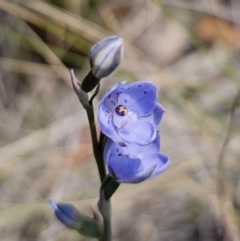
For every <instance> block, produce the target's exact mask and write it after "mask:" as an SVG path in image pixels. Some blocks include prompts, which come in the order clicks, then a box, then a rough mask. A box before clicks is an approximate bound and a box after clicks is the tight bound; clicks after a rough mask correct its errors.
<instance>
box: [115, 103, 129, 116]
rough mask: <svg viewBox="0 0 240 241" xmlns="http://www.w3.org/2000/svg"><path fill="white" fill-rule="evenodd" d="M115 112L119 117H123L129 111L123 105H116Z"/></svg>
mask: <svg viewBox="0 0 240 241" xmlns="http://www.w3.org/2000/svg"><path fill="white" fill-rule="evenodd" d="M115 112H116V114H118V115H119V116H125V115H126V114H127V113H128V112H129V110H128V109H127V108H126V107H125V106H124V105H118V106H117V107H116V108H115Z"/></svg>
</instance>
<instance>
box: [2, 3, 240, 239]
mask: <svg viewBox="0 0 240 241" xmlns="http://www.w3.org/2000/svg"><path fill="white" fill-rule="evenodd" d="M0 11H1V14H0V70H1V71H0V113H1V114H0V117H1V118H0V136H1V138H0V237H1V238H0V239H1V241H30V240H31V241H35V240H38V241H47V240H48V241H50V240H51V241H53V240H54V241H61V240H72V241H74V240H89V239H87V238H84V237H79V236H78V235H77V233H74V232H73V231H70V230H67V229H65V228H64V227H63V226H62V225H61V224H60V223H59V222H57V220H56V219H55V217H54V215H53V212H52V210H51V209H50V207H49V206H48V203H47V202H48V199H49V198H52V199H56V200H58V201H64V202H71V203H74V204H75V205H76V206H78V207H79V209H81V210H82V211H83V212H85V213H87V214H91V212H92V211H91V208H90V206H92V207H93V208H94V209H96V202H97V198H98V188H99V178H98V174H97V170H96V166H95V163H94V160H93V156H92V150H91V142H90V137H89V131H88V128H87V119H86V115H85V113H84V110H83V109H82V107H81V106H80V104H79V103H78V100H77V97H76V96H75V95H74V93H73V91H72V88H71V85H70V76H69V68H74V69H75V71H76V75H77V77H78V78H79V79H80V80H81V79H82V78H83V77H84V75H85V74H86V73H87V71H88V68H89V64H88V59H87V54H88V51H89V49H90V47H91V45H92V44H93V43H95V42H97V41H98V40H100V39H101V38H103V37H106V36H109V35H113V34H117V35H121V36H123V38H124V41H125V59H124V62H123V64H122V65H121V66H120V68H119V69H118V70H117V71H116V72H115V73H114V74H113V75H112V76H110V77H108V78H106V79H105V80H103V81H102V83H103V84H102V90H101V93H100V96H102V95H103V94H104V92H105V91H106V89H107V88H109V87H110V86H111V85H112V84H113V83H115V82H116V81H119V80H123V79H126V80H128V81H129V82H131V81H136V80H142V79H148V80H150V81H153V82H154V83H155V84H157V85H158V86H159V100H160V102H161V103H162V105H163V106H164V107H165V109H166V110H167V112H166V114H165V117H164V119H163V121H162V123H161V125H160V127H159V128H160V129H161V133H162V151H163V152H165V153H167V154H168V155H169V156H170V157H171V166H170V168H169V169H168V170H167V171H166V172H165V173H164V174H162V175H161V176H159V177H157V178H155V179H153V180H150V181H147V182H144V183H142V184H139V185H135V186H134V185H121V187H120V189H119V190H118V191H117V193H116V194H115V195H114V197H113V201H112V203H113V225H114V240H116V241H117V240H119V241H121V240H131V241H134V240H141V241H145V240H150V241H158V240H162V241H164V240H174V241H175V240H176V241H181V240H209V241H215V240H229V241H237V240H240V234H239V220H238V219H239V207H240V202H239V195H240V193H239V182H240V181H239V180H240V179H239V169H240V168H239V160H240V132H239V130H240V121H239V120H240V108H239V103H240V95H239V87H240V78H239V76H240V73H239V53H240V52H239V36H240V32H239V24H240V22H239V18H238V16H239V13H240V4H239V2H238V1H237V0H229V1H226V0H225V1H207V0H202V1H187V0H181V1H177V2H176V1H160V0H155V1H153V2H150V1H143V0H139V1H133V2H131V1H113V0H109V1H102V0H100V1H86V0H83V1H76V0H61V1H60V0H59V1H54V0H52V1H50V0H49V1H42V0H41V1H40V0H39V1H38V0H29V1H25V0H24V1H23V0H15V1H9V0H0ZM98 101H99V100H96V101H95V106H96V108H97V105H98V103H97V102H98Z"/></svg>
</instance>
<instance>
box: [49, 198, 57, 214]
mask: <svg viewBox="0 0 240 241" xmlns="http://www.w3.org/2000/svg"><path fill="white" fill-rule="evenodd" d="M49 204H50V206H51V207H52V208H53V209H54V210H55V211H56V210H57V209H58V206H57V202H55V201H54V200H52V199H50V200H49Z"/></svg>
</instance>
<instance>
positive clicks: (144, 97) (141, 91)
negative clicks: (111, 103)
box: [118, 81, 157, 117]
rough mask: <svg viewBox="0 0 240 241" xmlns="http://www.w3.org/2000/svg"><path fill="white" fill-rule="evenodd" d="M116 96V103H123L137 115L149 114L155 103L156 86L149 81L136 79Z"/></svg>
mask: <svg viewBox="0 0 240 241" xmlns="http://www.w3.org/2000/svg"><path fill="white" fill-rule="evenodd" d="M122 92H123V93H122V94H121V95H120V96H119V98H118V104H121V105H124V106H125V107H126V108H127V109H129V110H130V111H133V112H134V113H136V114H137V116H138V117H141V116H147V115H150V114H151V113H152V112H153V110H154V108H155V106H156V103H157V87H156V85H154V84H152V83H151V82H147V81H138V82H135V83H132V84H130V85H128V86H125V87H124V89H123V91H122Z"/></svg>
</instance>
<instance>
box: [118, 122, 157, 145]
mask: <svg viewBox="0 0 240 241" xmlns="http://www.w3.org/2000/svg"><path fill="white" fill-rule="evenodd" d="M118 133H119V136H120V137H121V138H122V139H123V140H125V141H126V142H128V143H132V144H137V145H148V144H149V143H150V142H152V141H153V140H155V138H156V135H157V132H156V129H155V126H154V125H153V124H152V123H150V122H148V121H143V120H141V121H140V120H138V121H134V122H129V123H127V124H126V125H124V127H123V128H121V129H118Z"/></svg>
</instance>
